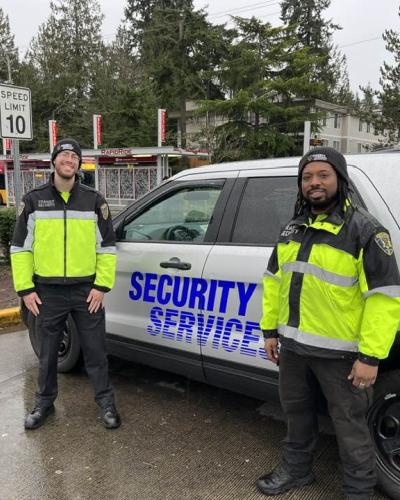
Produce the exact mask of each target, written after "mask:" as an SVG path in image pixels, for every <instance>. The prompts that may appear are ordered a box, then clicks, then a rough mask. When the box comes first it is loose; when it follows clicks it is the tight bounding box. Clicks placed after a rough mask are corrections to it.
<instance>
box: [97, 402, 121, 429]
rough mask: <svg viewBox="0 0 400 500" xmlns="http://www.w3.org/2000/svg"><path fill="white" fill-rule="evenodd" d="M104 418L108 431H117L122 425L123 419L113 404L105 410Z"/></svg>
mask: <svg viewBox="0 0 400 500" xmlns="http://www.w3.org/2000/svg"><path fill="white" fill-rule="evenodd" d="M102 418H103V424H104V427H105V428H106V429H116V428H117V427H119V426H120V425H121V417H120V416H119V415H118V412H117V409H116V408H115V405H113V404H111V405H109V406H106V407H105V408H103V414H102Z"/></svg>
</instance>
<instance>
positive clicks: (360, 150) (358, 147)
mask: <svg viewBox="0 0 400 500" xmlns="http://www.w3.org/2000/svg"><path fill="white" fill-rule="evenodd" d="M357 152H358V153H362V152H363V145H362V144H360V143H358V144H357Z"/></svg>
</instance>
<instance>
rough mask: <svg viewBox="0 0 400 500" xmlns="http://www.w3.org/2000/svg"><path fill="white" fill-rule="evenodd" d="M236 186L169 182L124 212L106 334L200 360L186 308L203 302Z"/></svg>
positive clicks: (219, 181) (223, 181) (221, 182)
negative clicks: (208, 268)
mask: <svg viewBox="0 0 400 500" xmlns="http://www.w3.org/2000/svg"><path fill="white" fill-rule="evenodd" d="M231 175H232V176H233V175H237V173H236V174H233V173H232V174H231ZM232 185H233V180H232V179H209V180H207V179H206V180H202V179H200V180H193V181H192V180H188V181H172V182H169V183H168V184H167V186H165V187H161V188H159V189H158V190H156V191H155V192H153V193H150V194H149V195H148V196H147V197H145V198H144V199H143V200H140V201H139V202H137V203H134V204H133V205H132V207H131V208H130V209H129V210H128V211H127V212H126V214H125V216H124V218H123V220H122V222H120V223H119V225H118V227H117V273H116V283H115V286H114V288H113V290H112V291H111V292H110V293H109V294H107V333H108V335H112V336H114V337H120V338H121V337H123V338H124V339H123V341H124V342H131V343H135V344H137V345H140V344H142V345H147V346H150V345H153V346H157V347H160V348H161V349H178V350H179V351H180V352H181V354H182V352H183V353H184V352H186V353H187V354H188V355H189V354H193V355H197V356H198V357H199V358H200V346H199V344H198V343H197V341H196V332H195V326H194V320H193V315H192V314H191V313H190V312H188V310H189V311H190V310H193V309H195V308H197V307H201V306H202V303H203V297H204V292H205V283H204V282H203V280H202V278H201V277H202V273H203V268H204V263H205V261H206V259H207V256H208V254H209V252H210V250H211V248H212V246H213V244H214V242H215V239H216V235H217V232H218V228H219V224H220V222H221V218H222V213H223V209H224V206H225V204H226V198H227V193H228V191H229V190H230V189H231V187H232Z"/></svg>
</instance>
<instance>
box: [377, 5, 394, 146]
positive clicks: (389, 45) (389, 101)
mask: <svg viewBox="0 0 400 500" xmlns="http://www.w3.org/2000/svg"><path fill="white" fill-rule="evenodd" d="M399 16H400V9H399ZM383 39H384V40H385V42H386V50H388V51H389V52H390V53H391V54H392V56H393V58H394V62H393V64H389V63H386V62H384V64H383V66H382V67H381V78H380V81H379V83H380V86H381V89H380V90H379V91H378V92H377V98H378V106H379V108H380V116H379V118H378V119H376V121H375V127H376V129H377V130H378V131H379V132H381V133H383V134H385V135H386V137H387V144H388V145H398V144H399V141H400V33H399V32H397V31H394V30H386V31H385V32H384V34H383Z"/></svg>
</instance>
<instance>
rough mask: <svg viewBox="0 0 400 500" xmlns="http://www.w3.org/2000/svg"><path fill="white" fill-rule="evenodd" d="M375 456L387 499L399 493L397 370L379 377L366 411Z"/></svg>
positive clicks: (399, 376) (399, 380)
mask: <svg viewBox="0 0 400 500" xmlns="http://www.w3.org/2000/svg"><path fill="white" fill-rule="evenodd" d="M367 419H368V426H369V429H370V431H371V436H372V440H373V444H374V447H375V455H376V469H377V476H378V485H379V487H380V488H381V490H382V491H383V492H385V493H386V495H388V496H389V497H390V498H393V499H398V498H399V491H400V370H393V371H389V372H386V373H383V374H382V375H380V376H379V377H378V379H377V382H376V384H375V389H374V402H373V404H372V406H371V408H370V410H369V412H368V416H367Z"/></svg>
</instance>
